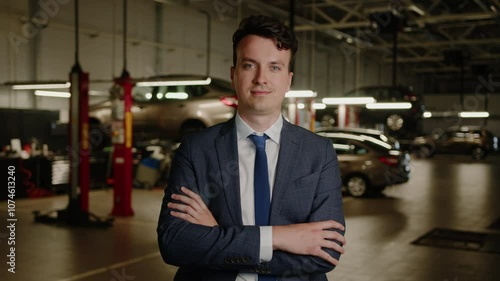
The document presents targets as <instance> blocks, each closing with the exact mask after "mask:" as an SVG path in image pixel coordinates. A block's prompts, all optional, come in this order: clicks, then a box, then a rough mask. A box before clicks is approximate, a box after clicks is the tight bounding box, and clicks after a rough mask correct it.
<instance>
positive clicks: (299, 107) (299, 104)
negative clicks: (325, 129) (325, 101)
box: [297, 103, 306, 109]
mask: <svg viewBox="0 0 500 281" xmlns="http://www.w3.org/2000/svg"><path fill="white" fill-rule="evenodd" d="M297 108H298V109H304V108H306V106H305V104H303V103H298V104H297Z"/></svg>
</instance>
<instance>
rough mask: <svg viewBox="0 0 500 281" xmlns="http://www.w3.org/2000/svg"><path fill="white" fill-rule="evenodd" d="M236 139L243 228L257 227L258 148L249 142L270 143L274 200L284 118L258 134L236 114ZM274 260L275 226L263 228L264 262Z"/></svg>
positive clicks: (241, 280)
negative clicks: (261, 140) (253, 137)
mask: <svg viewBox="0 0 500 281" xmlns="http://www.w3.org/2000/svg"><path fill="white" fill-rule="evenodd" d="M235 119H236V120H235V121H236V136H237V139H238V161H239V173H240V200H241V215H242V219H243V225H255V207H254V164H255V146H254V144H253V143H252V141H251V140H250V139H249V138H248V136H249V135H251V134H256V135H259V136H262V135H263V134H266V135H267V136H268V137H269V139H268V140H266V156H267V169H268V175H269V187H270V196H271V198H270V199H271V202H272V194H273V187H274V179H275V171H276V164H277V163H278V154H279V146H280V145H279V143H280V136H281V128H282V127H283V118H282V117H281V115H280V117H279V118H278V119H277V120H276V122H274V124H273V125H272V126H271V127H270V128H269V129H267V130H266V131H265V132H256V131H254V130H253V129H252V128H251V127H250V126H248V124H246V123H245V121H243V119H241V117H240V115H239V114H238V113H237V114H236V118H235ZM272 258H273V232H272V227H271V226H261V227H260V261H261V262H268V261H270V260H271V259H272ZM236 281H257V274H253V273H240V274H238V276H237V277H236Z"/></svg>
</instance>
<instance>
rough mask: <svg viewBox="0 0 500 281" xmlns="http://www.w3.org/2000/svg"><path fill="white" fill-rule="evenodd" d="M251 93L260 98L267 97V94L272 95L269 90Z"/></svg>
mask: <svg viewBox="0 0 500 281" xmlns="http://www.w3.org/2000/svg"><path fill="white" fill-rule="evenodd" d="M250 93H252V95H256V96H260V95H267V94H269V93H271V91H269V90H251V91H250Z"/></svg>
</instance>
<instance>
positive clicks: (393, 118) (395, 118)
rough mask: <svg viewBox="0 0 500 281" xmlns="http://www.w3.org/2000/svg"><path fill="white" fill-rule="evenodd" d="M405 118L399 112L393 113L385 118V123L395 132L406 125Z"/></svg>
mask: <svg viewBox="0 0 500 281" xmlns="http://www.w3.org/2000/svg"><path fill="white" fill-rule="evenodd" d="M404 123H405V120H404V119H403V117H402V116H401V115H399V114H391V115H389V116H387V118H386V119H385V125H386V126H387V128H388V129H389V130H391V131H393V132H397V131H399V130H401V129H402V128H403V126H404Z"/></svg>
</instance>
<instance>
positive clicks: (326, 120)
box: [320, 113, 335, 128]
mask: <svg viewBox="0 0 500 281" xmlns="http://www.w3.org/2000/svg"><path fill="white" fill-rule="evenodd" d="M320 123H321V127H324V128H331V127H333V126H335V117H333V116H332V115H330V114H328V113H327V114H325V115H323V116H322V117H321V121H320Z"/></svg>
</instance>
